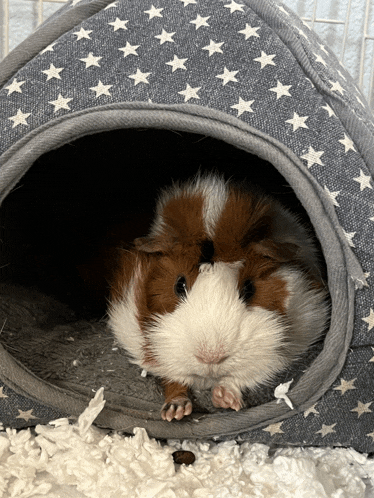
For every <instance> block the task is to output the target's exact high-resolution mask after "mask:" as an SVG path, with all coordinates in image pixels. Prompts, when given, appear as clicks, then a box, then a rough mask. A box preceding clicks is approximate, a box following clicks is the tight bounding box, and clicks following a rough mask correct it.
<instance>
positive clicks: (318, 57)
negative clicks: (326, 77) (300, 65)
mask: <svg viewBox="0 0 374 498" xmlns="http://www.w3.org/2000/svg"><path fill="white" fill-rule="evenodd" d="M315 62H319V63H320V64H323V65H324V66H327V63H326V61H325V59H323V58H322V57H321V56H320V55H317V56H316V61H315Z"/></svg>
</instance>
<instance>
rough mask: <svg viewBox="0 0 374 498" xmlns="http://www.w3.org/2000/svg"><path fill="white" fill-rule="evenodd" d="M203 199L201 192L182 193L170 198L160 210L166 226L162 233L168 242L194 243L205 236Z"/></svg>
mask: <svg viewBox="0 0 374 498" xmlns="http://www.w3.org/2000/svg"><path fill="white" fill-rule="evenodd" d="M203 204H204V199H203V196H202V195H201V194H194V195H188V194H187V193H183V194H182V195H180V196H178V197H173V198H171V199H170V200H169V201H168V202H167V203H166V204H165V206H164V208H163V210H162V218H163V220H164V223H165V224H166V227H165V228H164V234H165V235H166V238H167V240H168V241H170V242H175V241H176V240H177V241H178V242H179V243H181V244H183V245H184V244H185V245H191V244H194V243H195V244H196V243H197V242H198V241H202V240H203V239H204V238H206V235H205V230H204V221H203Z"/></svg>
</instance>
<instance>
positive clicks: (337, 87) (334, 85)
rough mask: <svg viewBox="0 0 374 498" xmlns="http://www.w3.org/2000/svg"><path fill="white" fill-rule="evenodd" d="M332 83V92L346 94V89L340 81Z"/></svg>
mask: <svg viewBox="0 0 374 498" xmlns="http://www.w3.org/2000/svg"><path fill="white" fill-rule="evenodd" d="M330 83H331V90H332V91H333V92H339V93H340V94H341V95H343V93H344V92H345V90H344V88H343V87H342V86H341V84H340V83H339V81H330Z"/></svg>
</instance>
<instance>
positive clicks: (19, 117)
mask: <svg viewBox="0 0 374 498" xmlns="http://www.w3.org/2000/svg"><path fill="white" fill-rule="evenodd" d="M30 114H31V113H30V112H22V111H21V109H18V111H17V114H15V115H14V116H11V117H10V118H8V119H9V120H10V121H13V125H12V128H15V127H16V126H18V125H20V124H23V125H26V126H29V123H28V122H27V121H26V119H27V118H28V117H29V116H30Z"/></svg>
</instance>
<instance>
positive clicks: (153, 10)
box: [144, 5, 164, 20]
mask: <svg viewBox="0 0 374 498" xmlns="http://www.w3.org/2000/svg"><path fill="white" fill-rule="evenodd" d="M163 10H164V9H156V7H155V6H154V5H152V7H151V8H150V9H149V10H145V11H144V14H148V15H149V20H151V19H153V18H154V17H163V15H162V14H161V12H162V11H163Z"/></svg>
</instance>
